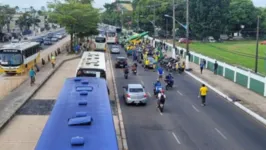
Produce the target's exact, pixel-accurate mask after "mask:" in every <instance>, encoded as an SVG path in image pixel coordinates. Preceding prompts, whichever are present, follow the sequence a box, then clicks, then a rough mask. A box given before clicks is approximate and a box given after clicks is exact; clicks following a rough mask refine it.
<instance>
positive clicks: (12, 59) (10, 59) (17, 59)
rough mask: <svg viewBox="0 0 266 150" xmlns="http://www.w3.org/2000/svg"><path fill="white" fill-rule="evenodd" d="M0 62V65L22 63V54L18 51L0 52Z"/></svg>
mask: <svg viewBox="0 0 266 150" xmlns="http://www.w3.org/2000/svg"><path fill="white" fill-rule="evenodd" d="M0 62H1V65H2V66H17V65H20V64H22V62H23V60H22V55H21V54H20V53H0Z"/></svg>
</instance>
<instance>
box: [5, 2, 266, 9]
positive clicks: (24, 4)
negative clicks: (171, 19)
mask: <svg viewBox="0 0 266 150" xmlns="http://www.w3.org/2000/svg"><path fill="white" fill-rule="evenodd" d="M37 1H38V2H37ZM48 1H52V0H0V3H1V4H9V5H11V6H19V7H20V8H29V7H30V6H33V7H34V8H35V9H40V8H41V7H42V6H46V4H47V2H48ZM112 1H114V0H94V6H95V7H97V8H103V5H104V4H105V3H111V2H112ZM252 1H253V3H254V5H255V6H263V7H266V0H252Z"/></svg>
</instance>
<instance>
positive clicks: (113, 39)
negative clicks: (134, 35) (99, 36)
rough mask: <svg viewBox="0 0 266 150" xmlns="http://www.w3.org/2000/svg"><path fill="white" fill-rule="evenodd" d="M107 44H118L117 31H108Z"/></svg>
mask: <svg viewBox="0 0 266 150" xmlns="http://www.w3.org/2000/svg"><path fill="white" fill-rule="evenodd" d="M106 40H107V44H116V43H117V42H118V37H117V33H116V31H108V32H107V33H106Z"/></svg>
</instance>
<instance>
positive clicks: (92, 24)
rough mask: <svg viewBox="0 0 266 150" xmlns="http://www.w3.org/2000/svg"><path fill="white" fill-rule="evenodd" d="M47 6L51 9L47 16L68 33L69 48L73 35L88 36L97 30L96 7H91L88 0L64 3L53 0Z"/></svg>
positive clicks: (74, 0)
mask: <svg viewBox="0 0 266 150" xmlns="http://www.w3.org/2000/svg"><path fill="white" fill-rule="evenodd" d="M90 2H91V1H90ZM48 7H49V8H51V10H52V11H51V12H50V13H49V18H51V19H52V20H54V21H55V22H57V23H58V24H60V25H62V26H64V27H65V28H66V30H67V31H68V33H70V35H71V48H73V36H74V35H77V36H89V35H91V33H92V32H95V31H97V23H98V21H99V13H98V9H95V8H93V7H92V4H91V3H89V1H88V0H66V1H65V2H64V3H61V2H59V1H54V2H53V3H51V4H49V6H48Z"/></svg>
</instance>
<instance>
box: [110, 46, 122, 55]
mask: <svg viewBox="0 0 266 150" xmlns="http://www.w3.org/2000/svg"><path fill="white" fill-rule="evenodd" d="M111 53H112V54H120V48H119V47H112V48H111Z"/></svg>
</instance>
